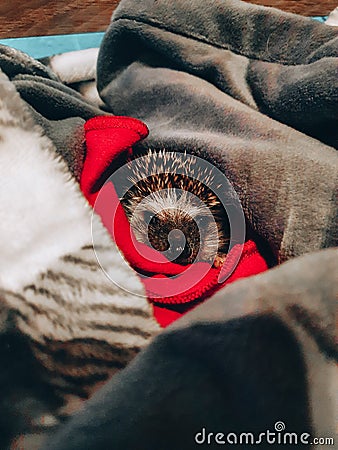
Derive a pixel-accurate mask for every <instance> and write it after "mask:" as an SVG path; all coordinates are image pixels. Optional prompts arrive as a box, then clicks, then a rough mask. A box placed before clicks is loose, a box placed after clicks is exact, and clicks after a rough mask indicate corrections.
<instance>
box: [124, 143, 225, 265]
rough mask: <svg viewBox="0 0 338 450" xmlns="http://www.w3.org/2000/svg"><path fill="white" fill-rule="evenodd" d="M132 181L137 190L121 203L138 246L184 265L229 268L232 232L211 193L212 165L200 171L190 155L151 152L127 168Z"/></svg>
mask: <svg viewBox="0 0 338 450" xmlns="http://www.w3.org/2000/svg"><path fill="white" fill-rule="evenodd" d="M178 155H179V157H178ZM211 167H212V166H211ZM127 179H128V181H129V182H130V183H131V184H132V186H131V188H129V190H127V192H126V193H125V194H124V195H123V197H122V198H120V201H121V204H122V206H123V208H124V210H125V213H126V215H127V217H128V220H129V222H130V224H131V228H132V230H133V232H134V235H135V237H136V239H137V240H138V241H139V242H142V243H144V244H148V245H149V246H151V247H153V248H154V249H155V250H157V251H160V252H163V253H164V254H165V255H166V256H167V257H168V259H169V260H170V261H173V262H175V263H178V264H182V265H187V264H191V263H193V262H195V261H196V262H197V261H204V262H209V263H210V264H212V265H213V266H214V267H219V266H221V265H222V264H223V263H224V260H225V258H226V254H227V251H228V246H229V234H230V232H229V228H230V227H229V221H228V218H227V214H226V211H225V209H224V207H223V205H222V203H221V202H220V200H219V198H218V197H217V195H216V194H215V192H214V190H213V189H212V188H211V187H210V186H211V185H212V184H213V183H214V181H215V180H214V174H213V173H212V171H211V169H210V166H209V165H208V166H206V167H200V165H199V164H198V162H197V159H196V158H195V157H194V156H191V155H189V157H188V158H187V155H185V154H177V153H174V152H166V151H164V150H161V151H153V150H149V151H148V152H147V153H146V154H145V155H143V157H138V158H136V159H134V160H132V161H129V162H128V164H127Z"/></svg>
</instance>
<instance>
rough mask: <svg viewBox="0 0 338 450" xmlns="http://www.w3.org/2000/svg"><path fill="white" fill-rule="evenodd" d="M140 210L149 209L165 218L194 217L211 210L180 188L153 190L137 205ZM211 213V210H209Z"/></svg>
mask: <svg viewBox="0 0 338 450" xmlns="http://www.w3.org/2000/svg"><path fill="white" fill-rule="evenodd" d="M137 209H139V210H140V211H149V212H151V213H153V214H159V216H162V218H163V219H165V218H167V219H168V218H169V217H171V218H174V217H175V218H176V219H178V218H180V217H181V218H182V219H183V218H187V217H191V218H194V217H196V216H198V215H207V214H208V212H209V210H208V208H207V207H206V206H205V204H204V203H203V202H202V201H201V200H199V199H196V197H195V196H194V195H192V194H191V193H189V192H186V191H182V190H179V189H164V190H161V191H155V192H152V193H151V194H150V195H148V196H147V197H145V198H144V199H143V200H142V201H141V202H140V203H139V205H138V206H137ZM209 214H210V212H209Z"/></svg>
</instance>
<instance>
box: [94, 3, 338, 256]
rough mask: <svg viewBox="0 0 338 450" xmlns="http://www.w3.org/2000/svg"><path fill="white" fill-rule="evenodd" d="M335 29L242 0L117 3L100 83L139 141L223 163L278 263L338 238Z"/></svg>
mask: <svg viewBox="0 0 338 450" xmlns="http://www.w3.org/2000/svg"><path fill="white" fill-rule="evenodd" d="M164 11H165V13H164ZM337 35H338V33H337V30H336V29H332V28H330V27H326V26H324V25H322V24H318V23H315V22H314V21H311V20H310V19H305V18H301V17H298V16H293V15H289V14H283V13H281V12H280V11H277V10H273V9H268V8H261V7H257V6H252V5H248V4H245V3H243V2H238V1H235V2H234V1H210V2H208V3H207V4H206V3H205V2H202V1H201V2H199V1H197V2H183V1H177V2H174V3H172V2H169V1H164V0H162V1H158V2H153V1H145V2H142V6H140V5H137V7H136V6H135V3H134V2H133V1H126V2H121V4H120V6H119V8H118V9H117V10H116V12H115V14H114V17H113V20H112V23H111V25H110V27H109V29H108V31H107V33H106V35H105V38H104V41H103V44H102V46H101V49H100V54H99V59H98V89H99V91H100V93H101V95H102V97H103V99H104V100H105V102H106V103H107V104H108V105H109V107H110V109H111V111H112V112H113V113H114V114H117V115H120V114H121V115H131V116H134V117H137V118H140V119H142V120H144V121H145V122H146V123H147V125H148V126H149V128H150V136H149V138H148V139H147V140H146V141H145V142H144V143H143V144H141V146H142V147H144V146H149V147H155V148H156V147H164V148H166V149H170V150H177V151H184V150H187V151H188V152H190V153H196V154H198V155H202V156H203V157H204V158H206V159H208V160H210V161H211V162H212V163H214V164H215V165H216V166H218V167H219V168H220V169H221V170H222V171H223V172H224V173H225V174H226V175H227V176H228V178H229V180H230V181H231V182H232V183H233V184H234V186H235V188H236V189H237V192H238V194H239V196H240V199H241V201H242V204H243V207H244V210H245V213H246V215H247V217H248V218H249V221H250V222H251V225H252V226H253V228H254V229H255V231H257V232H258V233H259V234H261V235H262V236H264V238H266V239H267V240H268V242H269V244H270V246H271V247H272V249H273V251H274V253H275V255H276V256H277V257H278V259H279V260H280V261H283V260H286V259H287V258H289V257H291V256H297V255H301V254H303V253H305V252H308V251H313V250H317V249H319V248H322V247H326V246H330V245H336V242H337V241H336V236H335V233H334V232H333V227H334V225H333V222H334V218H335V216H336V202H335V199H334V198H333V193H334V191H335V189H336V186H337V169H336V167H337V154H336V152H335V151H334V150H333V148H330V147H328V146H327V145H324V144H323V143H326V144H330V145H333V146H337V143H338V139H337V137H338V135H337V130H338V127H337V119H338V116H337V93H338V89H337V87H338V84H337V83H338V77H337V59H336V58H334V56H335V55H336V54H337V42H338V41H337ZM308 36H311V39H308ZM262 113H263V114H262ZM273 119H275V120H273ZM282 123H284V124H287V125H289V127H288V126H285V125H283V124H282ZM290 126H292V127H293V128H292V129H291V128H290ZM296 129H298V130H301V131H303V132H305V133H307V134H309V135H311V136H314V137H316V138H318V139H319V140H321V141H322V142H323V143H320V142H319V141H318V140H314V139H313V138H310V137H308V136H306V135H305V134H300V133H299V132H297V131H296ZM305 218H306V219H305ZM305 223H306V225H305V226H306V228H307V233H306V235H304V224H305Z"/></svg>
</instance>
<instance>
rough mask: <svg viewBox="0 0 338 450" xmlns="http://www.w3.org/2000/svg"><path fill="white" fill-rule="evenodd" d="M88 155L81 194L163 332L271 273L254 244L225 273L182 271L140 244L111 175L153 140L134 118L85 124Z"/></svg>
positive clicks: (205, 268) (234, 254)
mask: <svg viewBox="0 0 338 450" xmlns="http://www.w3.org/2000/svg"><path fill="white" fill-rule="evenodd" d="M85 133H86V145H87V153H86V158H85V161H84V166H83V171H82V175H81V180H80V186H81V189H82V191H83V193H84V195H85V196H86V198H87V199H88V201H89V203H90V204H91V205H92V206H93V207H94V209H95V211H96V212H97V213H98V214H99V215H100V216H101V219H102V222H103V224H104V226H105V227H106V228H107V230H108V231H109V233H110V234H111V236H112V237H113V239H114V241H115V242H116V244H117V245H118V247H119V248H120V250H121V251H122V253H123V254H124V256H125V258H126V259H127V261H128V262H129V264H130V265H131V266H132V267H133V268H134V269H135V270H136V271H137V272H138V274H139V276H140V279H141V281H142V282H143V284H144V286H145V289H146V293H147V297H148V300H149V301H150V302H151V303H152V304H153V309H154V316H155V318H156V319H157V321H158V322H159V324H160V325H161V326H163V327H165V326H167V325H169V324H170V323H172V322H173V321H174V320H176V319H177V318H179V317H180V316H181V315H182V314H184V313H185V312H187V311H188V310H189V309H191V308H193V307H195V306H196V305H197V304H199V303H200V302H202V301H203V300H205V299H206V298H208V297H210V296H211V295H212V294H213V293H215V292H216V291H217V290H219V289H220V288H221V287H223V286H224V285H226V284H229V283H231V282H233V281H235V280H237V279H239V278H243V277H247V276H250V275H255V274H258V273H260V272H262V271H264V270H266V269H267V268H268V266H267V263H266V261H265V260H264V258H263V256H262V255H261V254H260V253H259V251H258V249H257V246H256V244H255V242H253V241H247V242H245V243H244V244H243V245H236V246H234V247H233V248H232V249H231V250H230V252H229V254H228V256H227V258H226V261H225V264H224V266H223V267H222V268H215V267H211V266H210V265H209V264H207V263H204V262H198V263H194V264H191V265H189V266H182V265H179V264H175V263H172V262H170V261H168V260H167V259H166V258H165V257H164V256H163V255H162V254H161V253H159V252H157V251H155V250H154V249H152V248H150V247H148V246H146V245H144V244H142V243H140V242H137V241H136V239H135V237H134V235H133V232H132V230H131V227H130V225H129V221H128V219H127V217H126V215H125V213H124V210H123V208H122V206H121V204H120V202H119V199H118V196H117V194H116V190H115V187H114V185H113V183H112V182H111V181H107V182H106V179H105V178H108V177H109V175H110V174H111V173H112V172H113V171H114V170H116V169H117V168H118V167H119V165H122V164H123V163H124V162H126V160H127V159H128V157H129V156H130V155H131V154H132V146H133V145H134V144H136V143H137V142H138V141H139V140H141V139H144V138H145V137H146V136H147V135H148V129H147V127H146V125H145V124H143V123H142V122H141V121H139V120H137V119H133V118H130V117H110V116H104V117H95V118H93V119H90V120H89V121H88V122H86V124H85Z"/></svg>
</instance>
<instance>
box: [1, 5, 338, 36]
mask: <svg viewBox="0 0 338 450" xmlns="http://www.w3.org/2000/svg"><path fill="white" fill-rule="evenodd" d="M139 1H142V0H139ZM248 1H250V2H251V3H256V4H260V5H266V6H274V7H277V8H279V9H283V10H285V11H290V12H294V13H297V14H303V15H306V16H323V15H326V14H328V13H329V12H330V11H332V10H333V9H334V8H335V7H336V6H337V0H248ZM118 3H119V0H0V38H11V37H21V36H41V35H51V34H68V33H85V32H91V31H104V30H105V29H106V28H107V26H108V25H109V22H110V17H111V14H112V12H113V10H114V8H116V6H117V5H118Z"/></svg>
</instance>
